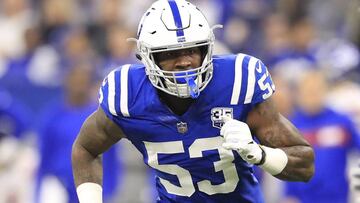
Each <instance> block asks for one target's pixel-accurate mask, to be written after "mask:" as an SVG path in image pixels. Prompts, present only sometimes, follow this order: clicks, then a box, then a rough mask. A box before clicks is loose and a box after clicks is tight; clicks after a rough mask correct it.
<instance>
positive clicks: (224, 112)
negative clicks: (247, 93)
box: [211, 107, 233, 129]
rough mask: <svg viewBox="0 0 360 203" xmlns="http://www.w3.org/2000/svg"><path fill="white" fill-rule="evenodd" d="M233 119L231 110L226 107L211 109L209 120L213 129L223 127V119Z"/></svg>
mask: <svg viewBox="0 0 360 203" xmlns="http://www.w3.org/2000/svg"><path fill="white" fill-rule="evenodd" d="M225 116H226V117H230V118H233V109H232V108H226V107H217V108H213V109H211V120H212V124H213V127H215V128H220V129H221V127H222V126H223V125H224V120H223V118H224V117H225Z"/></svg>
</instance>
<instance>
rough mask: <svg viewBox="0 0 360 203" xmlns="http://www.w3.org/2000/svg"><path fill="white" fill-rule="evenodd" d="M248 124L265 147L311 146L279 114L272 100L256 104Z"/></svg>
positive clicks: (250, 113) (249, 116) (249, 115)
mask: <svg viewBox="0 0 360 203" xmlns="http://www.w3.org/2000/svg"><path fill="white" fill-rule="evenodd" d="M246 122H247V124H248V125H249V127H250V129H251V130H252V132H253V134H254V135H255V136H256V137H257V139H258V140H259V141H260V143H261V144H263V145H265V146H269V147H273V148H278V147H291V146H297V145H300V146H309V144H308V143H307V142H306V141H305V139H304V138H303V137H302V136H301V134H300V133H299V131H298V130H297V129H296V128H295V127H294V125H293V124H292V123H291V122H290V121H289V120H288V119H286V118H285V117H284V116H282V115H281V114H280V113H279V112H278V110H277V109H276V107H275V105H274V102H273V101H272V99H271V98H269V99H267V100H266V101H264V102H262V103H258V104H256V105H255V106H254V108H253V109H252V110H251V111H250V112H249V114H248V117H247V121H246Z"/></svg>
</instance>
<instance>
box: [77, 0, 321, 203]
mask: <svg viewBox="0 0 360 203" xmlns="http://www.w3.org/2000/svg"><path fill="white" fill-rule="evenodd" d="M135 41H136V42H137V50H138V58H139V59H141V61H142V63H143V64H142V65H131V64H128V65H124V66H121V67H119V68H118V69H115V70H113V71H112V72H111V73H110V74H109V75H108V76H107V77H106V78H105V80H104V81H103V83H102V87H101V89H100V97H99V103H100V107H99V108H98V109H97V110H96V111H95V112H94V113H93V114H92V115H91V116H89V117H88V119H87V120H86V121H85V122H84V124H83V127H82V129H81V131H80V133H79V135H78V138H77V139H76V141H75V143H74V145H73V152H72V164H73V174H74V177H75V183H76V186H77V193H78V197H79V200H80V202H82V203H84V202H86V203H92V202H94V203H99V202H102V187H101V183H102V164H101V154H102V153H104V152H105V151H106V150H107V149H108V148H109V147H110V146H112V145H114V144H115V143H116V142H118V141H119V140H120V139H121V138H127V139H129V140H130V141H131V142H132V144H133V145H134V146H135V147H136V148H137V149H138V150H139V151H140V152H141V153H142V155H143V157H144V162H145V163H146V164H147V165H149V166H150V167H151V168H153V169H154V172H155V181H156V188H157V192H158V202H264V200H263V198H262V194H261V192H260V187H259V183H258V181H257V180H256V178H255V176H254V175H253V170H252V167H253V165H254V164H255V165H258V166H260V167H261V168H262V169H263V170H265V171H267V172H269V173H270V174H272V175H274V176H275V177H277V178H279V179H282V180H290V181H308V180H309V179H310V178H311V177H312V175H313V173H314V167H313V162H314V159H313V157H314V154H313V150H312V148H311V147H310V146H309V144H308V143H307V142H306V141H305V140H304V139H303V138H302V136H301V135H300V134H299V133H298V131H297V130H296V128H295V127H294V126H293V125H292V124H291V123H290V122H289V121H288V120H287V119H285V118H284V117H283V116H281V115H280V114H279V113H278V111H277V110H276V108H275V106H274V105H273V101H272V99H271V97H270V96H271V95H272V94H273V92H274V88H275V87H274V85H273V83H272V80H271V77H270V75H269V73H268V71H267V69H266V67H265V65H264V64H263V63H262V62H261V61H260V60H259V59H257V58H255V57H251V56H248V55H245V54H238V55H225V56H213V55H212V50H213V43H214V35H213V28H210V27H209V25H208V23H207V20H206V18H205V17H204V16H203V14H202V13H201V11H200V10H199V9H197V8H196V7H195V6H194V5H192V4H190V3H188V2H186V1H183V0H168V1H166V0H159V1H157V2H155V3H154V4H153V5H152V6H151V7H150V8H149V9H148V10H147V11H146V13H145V14H144V15H143V18H142V20H141V22H140V25H139V29H138V37H137V39H135ZM253 136H255V137H256V138H257V140H259V143H260V144H258V143H257V142H255V141H254V139H253Z"/></svg>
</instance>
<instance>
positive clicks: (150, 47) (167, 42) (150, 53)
mask: <svg viewBox="0 0 360 203" xmlns="http://www.w3.org/2000/svg"><path fill="white" fill-rule="evenodd" d="M214 28H215V26H214ZM214 40H215V38H214V34H213V28H210V26H209V24H208V22H207V20H206V18H205V16H204V15H203V14H202V13H201V11H200V10H199V9H198V8H197V7H196V6H194V5H193V4H191V3H189V2H187V1H185V0H159V1H156V2H155V3H153V4H152V5H151V7H150V8H149V9H148V10H147V11H146V12H145V14H144V15H143V17H142V19H141V21H140V24H139V27H138V34H137V40H136V41H137V52H138V53H137V54H138V55H139V56H140V58H141V61H142V62H143V63H144V65H145V67H146V74H147V75H148V77H149V79H150V81H151V83H152V84H153V85H154V86H155V87H156V88H158V89H160V90H162V91H164V92H166V93H168V94H171V95H175V96H178V97H180V98H188V97H192V98H197V97H198V96H199V93H200V91H202V90H203V89H204V88H205V87H206V85H207V84H208V83H209V81H210V80H211V78H212V74H213V66H212V51H213V45H214ZM192 47H204V49H202V50H205V53H202V54H203V56H202V58H203V61H202V65H201V66H200V67H193V69H191V70H185V71H164V70H162V69H161V67H159V66H158V65H157V64H156V62H155V59H154V53H159V52H164V51H172V50H178V49H187V48H192Z"/></svg>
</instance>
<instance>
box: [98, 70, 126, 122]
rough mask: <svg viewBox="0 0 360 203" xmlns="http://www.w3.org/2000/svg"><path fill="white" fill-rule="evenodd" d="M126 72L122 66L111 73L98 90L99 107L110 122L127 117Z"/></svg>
mask: <svg viewBox="0 0 360 203" xmlns="http://www.w3.org/2000/svg"><path fill="white" fill-rule="evenodd" d="M128 71H129V66H122V67H120V68H118V69H115V70H113V71H111V72H110V73H109V74H108V75H107V76H106V77H105V79H104V80H103V82H102V84H101V87H100V90H99V105H100V107H101V108H102V109H103V110H104V112H105V114H106V115H107V116H108V117H109V118H110V119H112V120H114V119H115V118H116V117H119V116H120V117H129V116H130V115H129V111H128V94H127V93H128Z"/></svg>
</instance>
